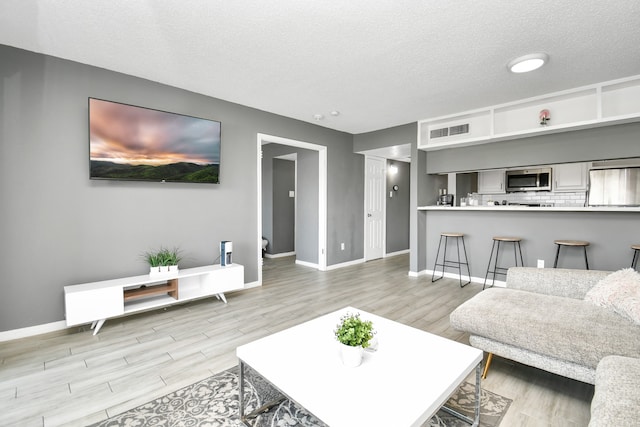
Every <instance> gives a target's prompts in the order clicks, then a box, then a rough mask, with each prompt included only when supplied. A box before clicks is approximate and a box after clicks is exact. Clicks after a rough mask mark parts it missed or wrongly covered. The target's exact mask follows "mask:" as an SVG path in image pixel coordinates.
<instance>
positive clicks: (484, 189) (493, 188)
mask: <svg viewBox="0 0 640 427" xmlns="http://www.w3.org/2000/svg"><path fill="white" fill-rule="evenodd" d="M505 192H506V190H505V186H504V169H500V170H492V171H483V172H478V193H479V194H503V193H505Z"/></svg>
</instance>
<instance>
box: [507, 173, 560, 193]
mask: <svg viewBox="0 0 640 427" xmlns="http://www.w3.org/2000/svg"><path fill="white" fill-rule="evenodd" d="M506 189H507V191H511V192H513V191H545V190H546V191H551V168H539V169H520V170H508V171H507V173H506Z"/></svg>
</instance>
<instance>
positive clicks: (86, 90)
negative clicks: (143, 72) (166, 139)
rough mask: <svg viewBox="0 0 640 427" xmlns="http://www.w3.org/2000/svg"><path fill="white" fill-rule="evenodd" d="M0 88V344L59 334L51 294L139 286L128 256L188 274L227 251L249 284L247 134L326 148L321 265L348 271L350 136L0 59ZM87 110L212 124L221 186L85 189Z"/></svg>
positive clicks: (251, 162)
mask: <svg viewBox="0 0 640 427" xmlns="http://www.w3.org/2000/svg"><path fill="white" fill-rule="evenodd" d="M0 76H1V78H2V83H1V86H0V87H1V92H0V103H1V104H0V105H1V110H0V113H1V119H0V122H1V124H2V129H1V131H0V132H1V133H0V137H1V140H0V174H1V175H0V194H2V196H3V202H2V203H1V204H0V241H1V242H2V249H3V254H4V255H5V256H3V257H2V258H1V260H0V271H2V272H3V283H4V285H3V297H2V298H1V299H0V331H6V330H11V329H16V328H21V327H27V326H34V325H39V324H44V323H48V322H54V321H59V320H63V319H64V299H63V287H64V286H65V285H70V284H77V283H84V282H89V281H96V280H103V279H112V278H117V277H125V276H130V275H138V274H144V273H145V272H147V271H148V269H147V266H146V265H145V264H144V262H143V261H142V259H141V254H142V252H144V251H145V250H149V249H152V248H154V247H157V246H159V245H166V246H174V245H175V246H180V247H181V248H182V249H183V251H184V253H185V255H186V258H185V260H184V261H183V263H182V264H181V266H182V267H192V266H197V265H204V264H209V263H212V262H213V260H214V259H215V258H216V257H217V256H218V242H219V241H220V240H232V241H233V243H234V251H233V252H234V253H233V256H234V261H235V262H238V263H240V264H243V265H244V266H245V281H246V282H253V281H255V280H257V277H258V254H259V246H258V238H259V236H258V232H257V224H258V218H257V214H258V213H257V197H256V194H257V193H256V192H257V191H258V188H257V182H258V180H257V176H256V173H257V159H258V157H257V155H258V153H257V141H256V139H257V138H256V134H257V133H265V134H270V135H277V136H281V137H285V138H291V139H296V140H301V141H306V142H310V143H314V144H318V145H323V146H327V147H328V150H327V151H328V176H329V182H328V189H327V192H328V215H327V216H328V224H327V228H328V229H327V235H328V242H327V258H328V265H331V264H335V263H339V262H344V261H349V260H355V259H360V258H362V254H363V227H364V224H363V222H364V221H363V194H364V179H363V176H364V160H363V158H362V156H360V155H356V154H353V137H352V135H349V134H347V133H343V132H336V131H332V130H329V129H326V128H323V127H320V126H315V125H312V124H309V123H304V122H300V121H296V120H291V119H288V118H285V117H282V116H277V115H274V114H269V113H265V112H263V111H259V110H255V109H251V108H248V107H244V106H241V105H238V104H233V103H229V102H225V101H222V100H218V99H215V98H211V97H207V96H202V95H198V94H195V93H192V92H188V91H184V90H180V89H177V88H173V87H169V86H165V85H161V84H158V83H155V82H151V81H148V80H144V79H140V78H135V77H132V76H128V75H124V74H120V73H115V72H111V71H108V70H104V69H100V68H95V67H90V66H86V65H83V64H78V63H75V62H71V61H66V60H62V59H58V58H53V57H49V56H45V55H40V54H36V53H32V52H27V51H24V50H20V49H15V48H11V47H7V46H0ZM212 83H215V82H212ZM88 97H97V98H103V99H108V100H113V101H119V102H124V103H129V104H134V105H141V106H145V107H149V108H155V109H159V110H165V111H172V112H177V113H182V114H187V115H193V116H198V117H205V118H211V119H215V120H219V121H221V122H222V152H221V172H220V173H221V184H220V185H203V184H200V185H197V184H193V185H192V184H171V183H167V184H160V183H139V182H111V181H109V182H108V181H91V180H89V170H88V169H89V168H88V166H89V162H88V129H87V98H88ZM343 241H351V242H352V243H353V246H352V247H351V248H350V250H347V251H340V250H339V247H338V246H339V242H343Z"/></svg>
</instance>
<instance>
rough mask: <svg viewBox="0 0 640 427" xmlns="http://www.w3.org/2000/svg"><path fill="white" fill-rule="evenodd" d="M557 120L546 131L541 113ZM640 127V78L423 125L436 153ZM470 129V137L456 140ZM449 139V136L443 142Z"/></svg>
mask: <svg viewBox="0 0 640 427" xmlns="http://www.w3.org/2000/svg"><path fill="white" fill-rule="evenodd" d="M543 109H546V110H549V112H550V116H551V119H550V120H549V121H548V122H547V124H546V125H541V124H540V121H539V113H540V111H541V110H543ZM637 121H640V75H639V76H633V77H627V78H625V79H619V80H612V81H609V82H604V83H598V84H595V85H590V86H583V87H579V88H575V89H570V90H566V91H561V92H554V93H551V94H546V95H542V96H537V97H533V98H528V99H523V100H518V101H514V102H509V103H505V104H500V105H494V106H490V107H486V108H481V109H477V110H472V111H466V112H462V113H459V114H452V115H448V116H441V117H435V118H432V119H425V120H421V121H419V122H418V148H420V149H422V150H425V151H431V150H441V149H445V148H452V147H463V146H468V145H476V144H485V143H488V142H494V141H504V140H509V139H519V138H526V137H531V136H536V135H543V134H553V133H559V132H568V131H573V130H580V129H589V128H595V127H600V126H610V125H614V124H622V123H631V122H637ZM460 126H468V128H467V129H465V130H466V131H465V132H464V133H458V134H454V135H451V134H450V132H451V130H453V131H454V133H455V132H456V131H457V130H459V129H460ZM443 135H444V136H443Z"/></svg>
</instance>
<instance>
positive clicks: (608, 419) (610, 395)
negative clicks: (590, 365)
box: [589, 356, 640, 427]
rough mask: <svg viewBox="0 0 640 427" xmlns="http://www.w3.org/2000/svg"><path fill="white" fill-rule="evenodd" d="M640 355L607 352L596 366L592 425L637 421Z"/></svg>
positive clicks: (625, 424)
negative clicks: (637, 356) (628, 355)
mask: <svg viewBox="0 0 640 427" xmlns="http://www.w3.org/2000/svg"><path fill="white" fill-rule="evenodd" d="M638 381H640V359H634V358H631V357H622V356H606V357H605V358H603V359H602V360H601V361H600V363H598V368H597V369H596V389H595V393H594V395H593V400H592V401H591V421H590V422H589V427H610V426H631V425H638V414H637V410H638V406H639V405H640V388H638Z"/></svg>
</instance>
